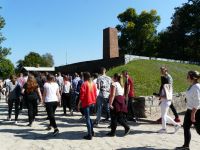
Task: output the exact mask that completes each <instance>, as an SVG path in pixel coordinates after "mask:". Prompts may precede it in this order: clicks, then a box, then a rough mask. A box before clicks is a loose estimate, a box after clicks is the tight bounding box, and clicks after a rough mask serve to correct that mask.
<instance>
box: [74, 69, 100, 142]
mask: <svg viewBox="0 0 200 150" xmlns="http://www.w3.org/2000/svg"><path fill="white" fill-rule="evenodd" d="M83 78H84V82H83V84H82V85H81V89H80V101H79V104H78V110H80V105H81V107H82V109H83V112H84V115H85V119H86V125H87V130H88V134H87V135H86V136H84V137H83V138H84V139H87V140H91V139H92V136H94V130H93V122H92V120H91V119H90V110H91V109H93V107H94V104H95V103H96V97H97V88H96V85H95V84H94V83H93V82H92V80H91V75H90V73H89V72H84V73H83Z"/></svg>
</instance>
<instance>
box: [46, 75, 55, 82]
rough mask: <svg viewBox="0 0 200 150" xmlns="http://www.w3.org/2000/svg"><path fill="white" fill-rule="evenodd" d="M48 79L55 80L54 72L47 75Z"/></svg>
mask: <svg viewBox="0 0 200 150" xmlns="http://www.w3.org/2000/svg"><path fill="white" fill-rule="evenodd" d="M47 81H49V82H52V81H54V76H53V75H52V74H48V75H47Z"/></svg>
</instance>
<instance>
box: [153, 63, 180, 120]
mask: <svg viewBox="0 0 200 150" xmlns="http://www.w3.org/2000/svg"><path fill="white" fill-rule="evenodd" d="M160 73H161V80H162V77H163V76H164V77H165V78H167V80H168V82H169V84H171V85H172V86H173V78H172V76H171V75H170V74H169V73H168V69H167V67H165V66H162V67H160ZM161 86H162V85H161ZM161 89H162V87H160V91H161ZM170 109H171V110H172V112H173V114H174V116H175V119H174V121H175V122H180V119H179V115H178V113H177V111H176V108H175V107H174V104H173V102H171V105H170ZM161 121H162V118H159V119H158V120H157V121H156V122H158V123H161Z"/></svg>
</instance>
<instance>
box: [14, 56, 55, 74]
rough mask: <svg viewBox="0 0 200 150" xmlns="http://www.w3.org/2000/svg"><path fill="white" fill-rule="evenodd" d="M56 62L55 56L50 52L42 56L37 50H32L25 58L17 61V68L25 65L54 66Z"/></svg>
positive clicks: (19, 68)
mask: <svg viewBox="0 0 200 150" xmlns="http://www.w3.org/2000/svg"><path fill="white" fill-rule="evenodd" d="M53 64H54V61H53V56H52V55H51V54H50V53H46V54H44V55H42V56H40V54H38V53H35V52H30V53H29V54H28V55H26V56H25V57H24V60H19V61H18V62H17V70H18V71H20V70H21V69H22V68H23V67H24V66H26V67H37V66H38V65H39V66H40V67H52V66H53Z"/></svg>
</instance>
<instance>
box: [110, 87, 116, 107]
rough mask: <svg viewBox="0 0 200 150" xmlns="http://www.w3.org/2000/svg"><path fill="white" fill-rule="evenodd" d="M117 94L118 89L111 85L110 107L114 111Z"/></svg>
mask: <svg viewBox="0 0 200 150" xmlns="http://www.w3.org/2000/svg"><path fill="white" fill-rule="evenodd" d="M115 92H116V88H115V86H114V85H111V91H110V97H109V106H110V108H111V109H113V108H114V107H113V101H114V98H115Z"/></svg>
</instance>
